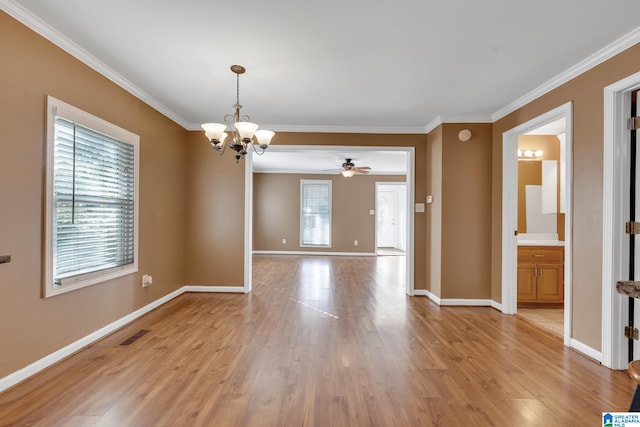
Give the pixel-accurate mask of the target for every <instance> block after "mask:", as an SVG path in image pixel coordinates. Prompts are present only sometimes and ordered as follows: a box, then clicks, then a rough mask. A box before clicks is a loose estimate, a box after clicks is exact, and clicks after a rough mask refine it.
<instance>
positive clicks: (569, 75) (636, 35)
mask: <svg viewBox="0 0 640 427" xmlns="http://www.w3.org/2000/svg"><path fill="white" fill-rule="evenodd" d="M639 42H640V27H638V28H636V29H635V30H633V31H631V32H629V33H627V34H625V35H624V36H622V37H620V38H619V39H618V40H616V41H614V42H613V43H611V44H609V45H607V46H605V47H604V48H602V49H600V50H599V51H597V52H596V53H594V54H592V55H590V56H588V57H587V58H585V59H584V60H582V61H580V62H579V63H577V64H576V65H574V66H573V67H571V68H569V69H567V70H565V71H563V72H562V73H560V74H558V75H557V76H555V77H554V78H552V79H551V80H548V81H547V82H545V83H543V84H542V85H540V86H538V87H537V88H536V89H534V90H532V91H531V92H529V93H527V94H525V95H524V96H522V97H520V98H518V99H516V100H515V101H513V102H511V103H510V104H508V105H506V106H504V107H502V108H501V109H499V110H498V111H496V112H495V113H493V114H492V115H491V119H492V120H493V122H497V121H498V120H500V119H501V118H503V117H505V116H506V115H508V114H511V113H513V112H514V111H516V110H517V109H518V108H522V107H524V106H525V105H527V104H529V103H530V102H532V101H535V100H536V99H538V98H540V97H541V96H543V95H546V94H547V93H549V92H551V91H552V90H553V89H556V88H557V87H559V86H561V85H563V84H565V83H567V82H568V81H569V80H572V79H574V78H576V77H578V76H579V75H581V74H583V73H585V72H587V71H589V70H591V69H592V68H594V67H596V66H598V65H600V64H602V63H603V62H605V61H606V60H608V59H611V58H612V57H614V56H615V55H617V54H619V53H621V52H623V51H625V50H626V49H629V48H630V47H631V46H633V45H635V44H637V43H639Z"/></svg>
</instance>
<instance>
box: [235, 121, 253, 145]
mask: <svg viewBox="0 0 640 427" xmlns="http://www.w3.org/2000/svg"><path fill="white" fill-rule="evenodd" d="M234 126H235V127H236V130H237V131H238V134H239V135H240V138H241V139H242V140H243V141H246V140H248V139H251V138H253V135H254V134H255V133H256V130H258V125H257V124H255V123H251V122H236V123H234Z"/></svg>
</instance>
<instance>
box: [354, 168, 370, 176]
mask: <svg viewBox="0 0 640 427" xmlns="http://www.w3.org/2000/svg"><path fill="white" fill-rule="evenodd" d="M370 169H371V168H353V171H354V172H355V173H359V174H360V175H366V174H368V173H369V171H370Z"/></svg>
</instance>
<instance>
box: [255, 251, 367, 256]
mask: <svg viewBox="0 0 640 427" xmlns="http://www.w3.org/2000/svg"><path fill="white" fill-rule="evenodd" d="M253 254H254V255H326V256H376V254H375V253H373V252H319V251H253Z"/></svg>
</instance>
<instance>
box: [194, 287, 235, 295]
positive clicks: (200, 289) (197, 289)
mask: <svg viewBox="0 0 640 427" xmlns="http://www.w3.org/2000/svg"><path fill="white" fill-rule="evenodd" d="M182 289H184V291H185V292H225V293H241V294H244V293H245V289H244V288H243V287H242V286H185V287H184V288H182Z"/></svg>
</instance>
